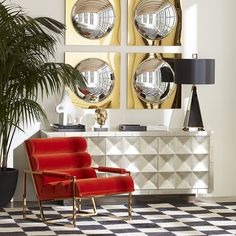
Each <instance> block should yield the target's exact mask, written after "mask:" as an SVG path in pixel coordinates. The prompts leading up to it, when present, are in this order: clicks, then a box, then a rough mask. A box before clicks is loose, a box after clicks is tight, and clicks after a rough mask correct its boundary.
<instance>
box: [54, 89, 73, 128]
mask: <svg viewBox="0 0 236 236" xmlns="http://www.w3.org/2000/svg"><path fill="white" fill-rule="evenodd" d="M72 106H73V104H72V102H71V99H70V96H69V94H68V92H67V90H66V89H64V91H63V94H62V97H61V101H60V103H59V104H58V105H57V106H56V112H57V113H58V114H59V124H60V125H67V123H68V114H70V112H71V109H72Z"/></svg>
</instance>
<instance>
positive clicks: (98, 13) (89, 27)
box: [71, 0, 115, 39]
mask: <svg viewBox="0 0 236 236" xmlns="http://www.w3.org/2000/svg"><path fill="white" fill-rule="evenodd" d="M71 17H72V22H73V25H74V27H75V29H76V30H77V32H78V33H79V34H80V35H81V36H83V37H85V38H88V39H99V38H102V37H104V36H106V35H107V34H108V33H109V32H110V31H111V30H112V29H113V27H114V25H115V13H114V9H113V7H112V5H111V3H110V2H109V1H108V0H99V1H95V0H78V1H77V2H76V3H75V4H74V6H73V8H72V16H71Z"/></svg>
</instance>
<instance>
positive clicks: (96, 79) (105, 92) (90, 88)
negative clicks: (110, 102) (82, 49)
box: [76, 58, 115, 103]
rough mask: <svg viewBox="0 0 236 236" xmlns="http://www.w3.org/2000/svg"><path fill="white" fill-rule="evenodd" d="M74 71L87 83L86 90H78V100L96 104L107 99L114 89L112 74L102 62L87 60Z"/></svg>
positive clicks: (110, 69)
mask: <svg viewBox="0 0 236 236" xmlns="http://www.w3.org/2000/svg"><path fill="white" fill-rule="evenodd" d="M76 69H78V70H79V71H80V73H82V74H83V76H84V77H85V79H86V82H87V88H80V87H79V88H78V91H77V92H78V95H79V98H80V99H82V100H84V101H86V102H89V103H96V102H100V101H102V100H104V99H105V98H107V97H108V96H109V95H110V93H111V92H112V89H113V87H114V82H115V81H114V80H115V77H114V72H113V70H112V68H111V67H110V66H109V65H108V64H107V63H106V62H104V61H103V60H100V59H97V58H89V59H86V60H83V61H81V62H80V63H79V64H78V65H77V66H76Z"/></svg>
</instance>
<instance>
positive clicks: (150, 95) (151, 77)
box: [133, 58, 175, 103]
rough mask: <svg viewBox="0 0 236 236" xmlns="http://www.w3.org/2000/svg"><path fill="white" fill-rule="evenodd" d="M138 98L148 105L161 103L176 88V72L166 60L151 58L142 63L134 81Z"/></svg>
mask: <svg viewBox="0 0 236 236" xmlns="http://www.w3.org/2000/svg"><path fill="white" fill-rule="evenodd" d="M133 84H134V88H135V91H136V93H137V95H138V97H139V98H140V99H141V100H142V101H144V102H147V103H161V102H163V101H164V100H166V99H167V98H168V97H169V96H170V95H171V94H172V92H173V90H174V88H175V84H174V72H173V70H172V68H171V67H170V65H169V64H168V63H167V62H165V61H164V60H161V59H157V58H151V59H148V60H146V61H144V62H142V63H141V64H140V65H139V66H138V68H137V70H136V72H135V76H134V80H133Z"/></svg>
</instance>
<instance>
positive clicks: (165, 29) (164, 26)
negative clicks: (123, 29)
mask: <svg viewBox="0 0 236 236" xmlns="http://www.w3.org/2000/svg"><path fill="white" fill-rule="evenodd" d="M181 29H182V10H181V0H128V45H140V46H142V45H149V46H151V45H152V46H180V45H181Z"/></svg>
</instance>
